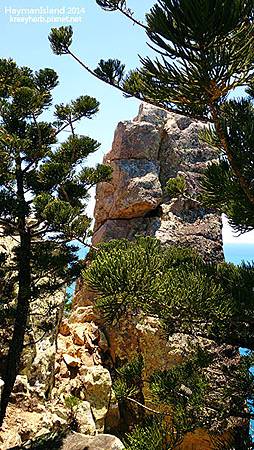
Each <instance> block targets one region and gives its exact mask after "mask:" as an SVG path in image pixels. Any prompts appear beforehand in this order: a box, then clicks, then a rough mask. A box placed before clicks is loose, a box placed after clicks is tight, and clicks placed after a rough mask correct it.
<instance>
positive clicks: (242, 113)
mask: <svg viewBox="0 0 254 450" xmlns="http://www.w3.org/2000/svg"><path fill="white" fill-rule="evenodd" d="M253 124H254V109H253V105H252V103H251V101H250V100H249V99H247V100H246V99H245V100H241V101H239V100H238V101H235V100H231V101H228V102H227V103H225V104H224V105H223V115H222V119H221V129H222V131H223V134H224V136H225V139H226V141H227V145H228V146H229V149H230V154H231V155H232V157H233V158H234V161H235V164H236V165H237V167H238V168H239V169H240V171H241V173H242V175H243V176H244V179H245V181H246V183H247V184H248V186H249V187H250V191H251V192H253V193H254V187H253V157H252V155H253V147H254V141H253V139H254V138H253V136H254V128H253V127H254V125H253ZM201 138H202V139H203V140H204V141H205V142H206V143H207V144H209V145H212V146H213V147H215V148H217V149H218V154H219V155H221V159H220V161H219V162H218V163H212V164H210V165H209V166H208V168H207V170H206V172H205V176H204V178H203V179H202V180H201V186H202V189H203V193H202V201H203V202H204V203H205V204H206V205H207V206H208V207H211V206H212V207H216V208H217V209H219V210H220V211H221V212H224V213H225V214H227V216H228V218H229V221H230V224H231V225H232V226H233V228H234V229H235V230H236V231H237V232H239V233H244V232H246V231H249V230H251V229H253V228H254V221H253V204H252V203H251V201H250V199H249V198H248V196H247V195H246V193H245V192H244V191H243V189H242V187H241V184H240V182H239V179H238V178H237V176H236V175H235V173H234V171H233V170H232V167H231V165H230V163H229V161H228V160H227V159H226V154H225V151H224V150H223V146H222V144H221V142H220V139H219V135H218V133H216V132H215V131H214V129H210V130H207V131H206V132H205V133H203V134H202V136H201Z"/></svg>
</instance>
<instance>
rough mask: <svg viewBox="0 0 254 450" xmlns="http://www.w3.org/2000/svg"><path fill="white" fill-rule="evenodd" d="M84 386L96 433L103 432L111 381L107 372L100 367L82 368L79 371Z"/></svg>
mask: <svg viewBox="0 0 254 450" xmlns="http://www.w3.org/2000/svg"><path fill="white" fill-rule="evenodd" d="M80 373H81V376H82V381H83V384H84V386H85V397H86V400H87V401H88V402H89V403H90V405H91V409H92V413H93V417H94V419H95V423H96V428H97V430H98V432H100V433H101V432H103V431H104V419H105V417H106V414H107V411H108V407H109V402H110V396H111V388H112V381H111V377H110V374H109V371H108V370H107V369H105V368H104V367H102V366H94V367H89V368H88V367H83V368H81V370H80Z"/></svg>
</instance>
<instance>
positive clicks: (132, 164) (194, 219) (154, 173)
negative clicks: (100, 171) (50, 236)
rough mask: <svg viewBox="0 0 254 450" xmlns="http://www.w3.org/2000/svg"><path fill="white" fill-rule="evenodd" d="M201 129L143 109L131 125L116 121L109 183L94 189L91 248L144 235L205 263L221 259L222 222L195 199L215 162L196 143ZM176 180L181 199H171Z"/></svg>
mask: <svg viewBox="0 0 254 450" xmlns="http://www.w3.org/2000/svg"><path fill="white" fill-rule="evenodd" d="M203 128H204V124H202V123H200V122H194V121H192V120H191V119H189V118H187V117H184V116H179V115H177V114H172V113H167V112H166V111H163V110H160V109H158V108H154V107H151V106H150V105H149V106H148V105H146V104H143V105H141V107H140V111H139V114H138V116H137V117H136V118H135V119H134V120H133V121H128V122H123V123H122V122H120V124H119V125H118V127H117V129H116V132H115V137H114V142H113V145H112V149H111V151H110V152H109V153H108V154H107V155H106V156H105V157H104V162H105V163H108V164H110V165H111V167H112V168H113V177H112V180H111V181H110V182H108V183H100V184H99V186H98V188H97V194H96V207H95V227H94V230H95V233H94V237H93V243H94V244H97V243H98V242H101V241H107V240H110V239H114V238H128V239H133V238H134V237H135V236H136V235H140V234H142V235H149V236H155V237H157V238H158V239H160V240H161V242H163V243H165V244H172V243H173V244H180V245H188V246H192V247H195V248H197V250H198V251H199V252H201V253H202V256H203V257H204V258H205V259H207V260H220V259H222V258H223V251H222V239H221V227H222V224H221V219H220V217H219V216H218V215H217V214H216V213H215V212H214V211H211V210H207V209H205V208H203V207H202V206H201V205H200V203H199V201H198V200H197V198H196V197H197V194H198V192H199V187H198V181H199V179H200V176H201V174H202V172H203V171H204V169H205V168H206V166H207V164H208V163H209V161H211V160H213V159H215V158H216V153H215V151H214V150H212V149H211V148H210V147H208V146H207V145H205V144H202V143H200V141H199V138H198V133H199V131H200V130H201V129H203ZM178 175H181V176H183V177H184V178H185V181H186V187H187V189H186V192H185V195H184V196H182V197H181V198H178V199H176V198H175V199H174V198H169V197H168V196H167V195H166V193H165V186H166V183H167V181H168V179H169V178H174V177H176V176H178Z"/></svg>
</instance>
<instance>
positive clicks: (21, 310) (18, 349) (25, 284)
mask: <svg viewBox="0 0 254 450" xmlns="http://www.w3.org/2000/svg"><path fill="white" fill-rule="evenodd" d="M19 251H20V254H19V258H18V259H19V282H18V284H19V289H18V300H17V309H16V318H15V323H14V330H13V335H12V340H11V343H10V347H9V351H8V355H7V361H6V366H5V371H4V376H3V381H4V388H3V392H2V397H1V412H0V426H1V425H2V423H3V419H4V417H5V413H6V408H7V405H8V403H9V399H10V395H11V393H12V390H13V386H14V384H15V380H16V377H17V375H18V371H19V365H20V358H21V354H22V350H23V346H24V337H25V332H26V325H27V319H28V314H29V303H30V298H31V270H30V252H31V238H30V233H29V232H28V231H27V232H25V233H24V234H23V235H22V234H21V236H20V249H19Z"/></svg>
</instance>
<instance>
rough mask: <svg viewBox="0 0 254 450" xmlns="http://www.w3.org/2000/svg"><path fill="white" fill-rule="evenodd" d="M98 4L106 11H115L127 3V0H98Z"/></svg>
mask: <svg viewBox="0 0 254 450" xmlns="http://www.w3.org/2000/svg"><path fill="white" fill-rule="evenodd" d="M96 3H97V5H99V6H100V7H101V8H103V9H105V10H106V11H115V10H117V9H119V8H123V7H124V6H125V5H126V0H96Z"/></svg>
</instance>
